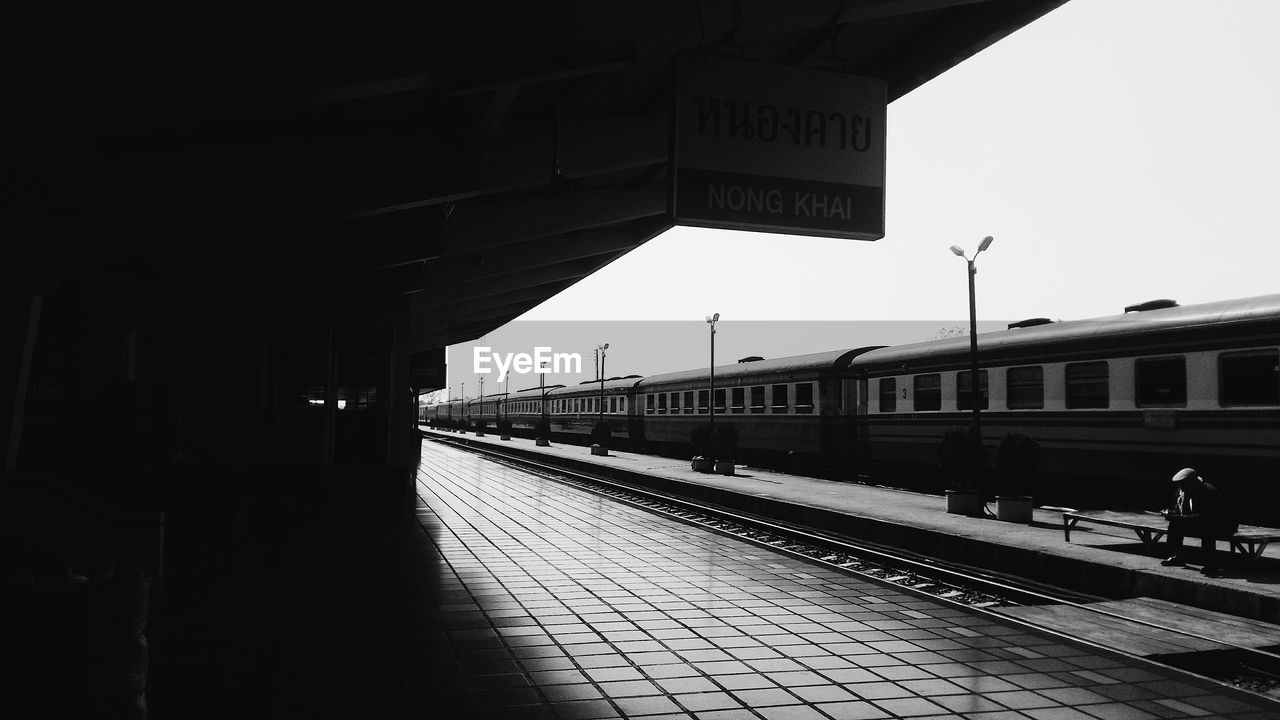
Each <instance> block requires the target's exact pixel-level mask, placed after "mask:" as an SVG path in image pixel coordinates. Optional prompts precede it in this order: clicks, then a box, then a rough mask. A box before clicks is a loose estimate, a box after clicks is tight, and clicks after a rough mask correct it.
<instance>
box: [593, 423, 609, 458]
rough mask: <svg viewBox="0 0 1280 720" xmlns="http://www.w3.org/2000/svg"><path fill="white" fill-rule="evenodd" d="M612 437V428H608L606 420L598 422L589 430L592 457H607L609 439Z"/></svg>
mask: <svg viewBox="0 0 1280 720" xmlns="http://www.w3.org/2000/svg"><path fill="white" fill-rule="evenodd" d="M612 435H613V428H611V427H609V422H608V421H607V420H599V421H597V422H596V425H595V427H593V428H591V454H592V455H603V456H608V455H609V438H610V437H611V436H612Z"/></svg>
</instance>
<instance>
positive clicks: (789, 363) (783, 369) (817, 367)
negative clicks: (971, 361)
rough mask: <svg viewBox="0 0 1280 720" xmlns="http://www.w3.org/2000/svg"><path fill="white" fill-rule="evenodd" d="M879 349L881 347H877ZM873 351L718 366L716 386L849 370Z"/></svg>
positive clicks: (695, 373) (646, 383)
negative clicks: (740, 380) (750, 379)
mask: <svg viewBox="0 0 1280 720" xmlns="http://www.w3.org/2000/svg"><path fill="white" fill-rule="evenodd" d="M876 347H878V346H876ZM869 349H871V348H865V347H864V348H857V349H854V350H827V351H825V352H818V353H809V354H807V355H791V356H789V357H782V358H774V359H772V360H754V361H752V362H744V363H734V364H732V365H717V366H716V382H717V383H718V382H720V380H721V379H723V380H724V381H725V382H726V383H731V382H732V381H734V380H735V379H738V378H744V377H752V376H758V375H787V374H794V373H800V372H811V371H812V372H820V371H823V370H843V369H845V368H847V367H849V364H850V362H852V360H853V358H855V357H857V356H858V355H859V354H861V353H864V352H867V351H868V350H869ZM706 377H707V368H705V367H704V368H698V369H697V370H680V371H678V372H671V373H663V374H662V375H651V376H649V377H647V378H644V379H642V380H640V382H638V383H636V387H637V388H647V387H650V386H655V385H667V384H670V383H677V384H678V383H684V382H695V381H702V380H704V379H705V378H706Z"/></svg>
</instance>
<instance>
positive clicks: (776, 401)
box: [769, 385, 787, 413]
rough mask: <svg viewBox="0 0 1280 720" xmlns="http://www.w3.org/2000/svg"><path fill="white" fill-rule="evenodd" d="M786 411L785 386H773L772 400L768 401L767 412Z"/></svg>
mask: <svg viewBox="0 0 1280 720" xmlns="http://www.w3.org/2000/svg"><path fill="white" fill-rule="evenodd" d="M786 411H787V386H786V385H774V386H773V398H771V399H770V401H769V412H772V413H785V412H786Z"/></svg>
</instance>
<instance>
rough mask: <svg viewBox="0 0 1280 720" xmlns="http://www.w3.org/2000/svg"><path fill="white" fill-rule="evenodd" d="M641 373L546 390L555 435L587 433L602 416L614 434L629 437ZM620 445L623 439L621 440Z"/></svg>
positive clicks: (565, 435) (585, 434)
mask: <svg viewBox="0 0 1280 720" xmlns="http://www.w3.org/2000/svg"><path fill="white" fill-rule="evenodd" d="M638 380H640V376H639V375H628V376H626V377H615V378H609V379H607V380H605V381H604V383H603V386H602V384H601V383H600V381H599V380H587V381H584V382H582V383H581V384H578V385H569V386H566V387H559V388H556V389H555V390H551V391H550V392H548V393H547V402H548V409H547V414H548V418H549V419H550V421H551V435H552V437H553V438H555V437H556V436H561V437H562V438H565V439H567V438H569V437H573V436H577V437H586V436H589V435H590V434H591V430H592V428H594V427H595V425H596V423H597V422H598V421H600V420H604V421H606V422H608V423H609V426H610V428H611V429H612V431H613V437H614V438H617V439H618V440H622V439H628V438H629V437H630V434H631V433H630V428H629V422H628V418H629V417H630V416H631V413H632V412H633V411H634V405H635V401H634V392H635V385H636V382H637V381H638ZM618 444H619V445H621V443H618Z"/></svg>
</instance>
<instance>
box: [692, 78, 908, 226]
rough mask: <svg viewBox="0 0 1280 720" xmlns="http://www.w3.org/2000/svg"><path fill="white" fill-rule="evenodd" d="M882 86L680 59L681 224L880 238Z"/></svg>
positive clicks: (863, 80)
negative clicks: (683, 61) (681, 62)
mask: <svg viewBox="0 0 1280 720" xmlns="http://www.w3.org/2000/svg"><path fill="white" fill-rule="evenodd" d="M886 106H887V100H886V93H885V84H884V81H882V80H878V79H874V78H864V77H857V76H853V75H842V74H838V73H829V72H817V71H811V70H802V69H797V68H789V67H780V66H776V65H756V64H751V63H743V62H735V61H727V60H718V59H711V58H690V59H688V60H687V61H686V62H685V63H684V65H683V66H682V67H681V69H680V72H679V73H678V76H677V89H676V107H675V139H674V142H673V143H672V152H673V158H672V163H671V168H672V191H671V197H670V202H671V206H672V208H671V209H672V216H673V217H674V219H675V222H676V223H677V224H680V225H698V226H703V227H715V228H728V229H734V230H755V231H761V232H774V233H791V234H796V235H819V236H826V237H846V238H855V239H859V240H877V239H879V238H882V237H884V178H885V120H886V112H885V108H886Z"/></svg>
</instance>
